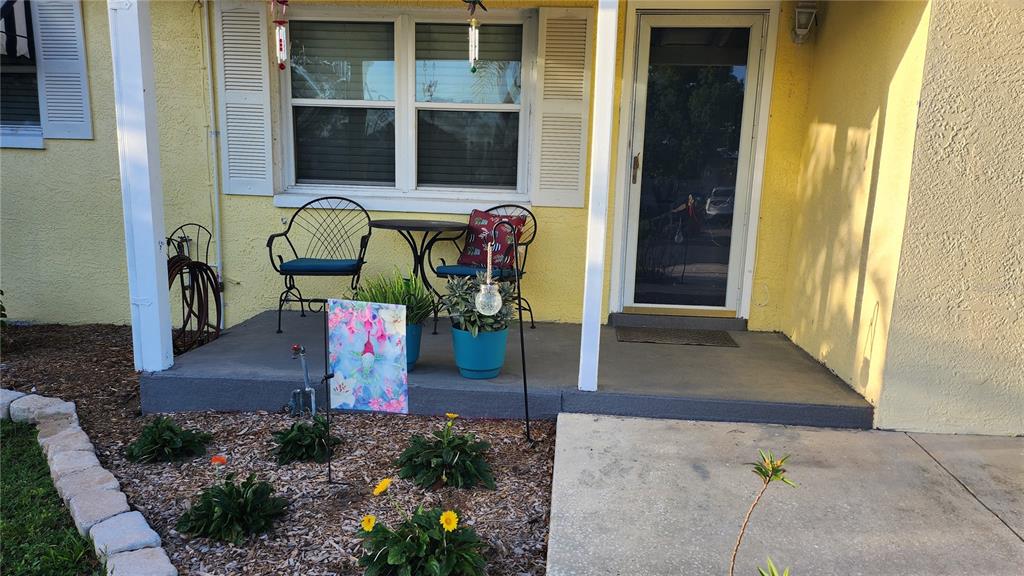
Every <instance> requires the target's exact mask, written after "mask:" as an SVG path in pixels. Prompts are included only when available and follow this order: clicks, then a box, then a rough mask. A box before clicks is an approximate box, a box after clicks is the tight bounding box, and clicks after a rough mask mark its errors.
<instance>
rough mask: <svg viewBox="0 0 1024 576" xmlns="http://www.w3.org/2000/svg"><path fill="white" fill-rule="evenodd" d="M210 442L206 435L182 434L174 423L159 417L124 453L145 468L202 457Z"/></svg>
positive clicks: (148, 425) (183, 431)
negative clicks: (179, 459) (155, 463)
mask: <svg viewBox="0 0 1024 576" xmlns="http://www.w3.org/2000/svg"><path fill="white" fill-rule="evenodd" d="M211 438H212V436H210V435H209V434H207V433H206V432H199V431H197V430H183V429H182V428H181V426H178V424H177V423H176V422H175V421H174V420H171V419H170V418H168V417H166V416H160V417H157V418H155V419H154V420H153V421H152V422H150V423H149V424H146V426H145V427H144V428H143V429H142V433H141V434H139V438H138V440H136V441H135V442H133V443H132V444H129V445H128V448H127V449H125V455H126V456H128V459H129V460H132V461H134V462H141V463H143V464H148V463H150V462H170V461H172V460H177V459H178V458H186V457H190V456H200V455H202V454H203V453H204V452H206V445H207V444H208V443H209V442H210V439H211Z"/></svg>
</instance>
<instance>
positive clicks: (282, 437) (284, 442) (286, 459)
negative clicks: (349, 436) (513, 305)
mask: <svg viewBox="0 0 1024 576" xmlns="http://www.w3.org/2000/svg"><path fill="white" fill-rule="evenodd" d="M273 435H274V441H275V442H277V447H276V448H275V449H274V453H275V454H277V463H278V464H288V463H290V462H296V461H298V462H310V461H312V462H319V463H323V462H327V459H328V458H330V456H331V451H332V450H334V446H336V445H337V444H340V443H341V439H340V438H338V437H337V436H331V431H330V429H328V427H327V419H326V418H324V417H323V416H314V417H313V421H312V422H305V421H302V422H296V423H294V424H292V426H291V428H288V429H287V430H281V431H279V432H274V434H273Z"/></svg>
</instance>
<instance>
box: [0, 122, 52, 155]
mask: <svg viewBox="0 0 1024 576" xmlns="http://www.w3.org/2000/svg"><path fill="white" fill-rule="evenodd" d="M0 148H28V149H31V150H42V149H44V148H45V146H43V129H42V127H41V126H0Z"/></svg>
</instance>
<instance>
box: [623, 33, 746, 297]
mask: <svg viewBox="0 0 1024 576" xmlns="http://www.w3.org/2000/svg"><path fill="white" fill-rule="evenodd" d="M763 27H764V19H763V17H762V16H757V15H736V16H722V15H706V16H699V15H694V16H681V15H680V16H641V17H640V28H639V33H638V44H637V55H636V62H637V66H636V70H637V73H636V80H635V85H634V86H635V94H634V102H635V105H634V112H633V134H632V140H631V144H630V155H631V158H630V160H629V162H630V165H629V170H628V173H629V174H628V177H629V181H628V190H629V203H628V205H629V213H628V221H627V225H626V229H627V241H628V246H627V253H626V258H627V264H626V268H625V270H626V277H625V286H624V296H625V304H626V305H627V306H630V307H645V306H646V307H652V308H665V307H695V308H709V309H720V310H723V311H735V310H736V309H737V305H738V303H739V294H740V288H741V286H740V283H741V280H742V268H743V258H744V250H745V245H746V241H745V235H746V229H747V213H748V207H749V204H750V187H751V182H750V175H751V172H752V166H751V160H752V155H751V154H752V148H753V146H752V137H753V134H754V126H753V123H754V111H755V109H756V100H757V93H756V92H757V86H758V78H759V76H758V68H759V60H760V53H761V44H762V37H763V33H762V30H763Z"/></svg>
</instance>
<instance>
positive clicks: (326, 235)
mask: <svg viewBox="0 0 1024 576" xmlns="http://www.w3.org/2000/svg"><path fill="white" fill-rule="evenodd" d="M370 230H371V229H370V215H369V214H368V213H367V212H366V210H364V209H363V207H362V206H360V205H359V204H358V203H357V202H355V201H353V200H349V199H348V198H342V197H341V196H325V197H323V198H317V199H316V200H313V201H310V202H307V203H305V204H303V205H302V206H301V207H299V209H298V210H296V211H295V213H294V214H292V218H291V220H289V221H288V228H287V229H286V230H285V238H286V239H287V240H288V244H289V245H290V246H291V248H292V251H293V252H294V253H295V257H296V258H323V259H327V260H347V259H351V260H355V259H358V258H359V256H360V254H361V252H362V246H363V245H365V243H366V242H367V241H368V240H369V237H370ZM364 239H365V240H364Z"/></svg>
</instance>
